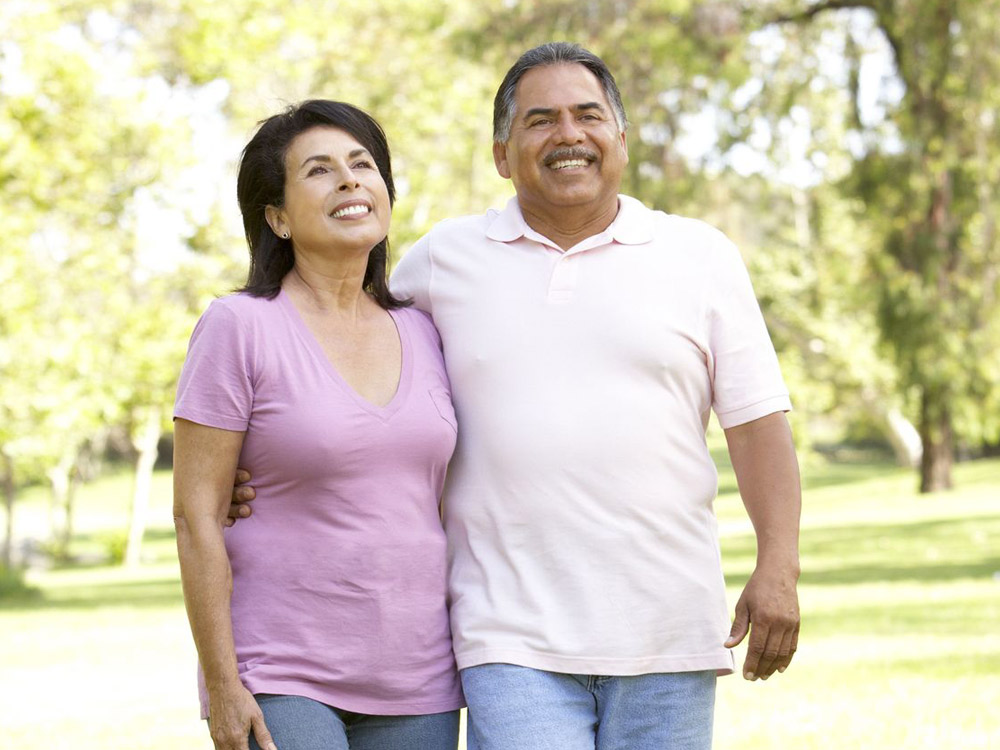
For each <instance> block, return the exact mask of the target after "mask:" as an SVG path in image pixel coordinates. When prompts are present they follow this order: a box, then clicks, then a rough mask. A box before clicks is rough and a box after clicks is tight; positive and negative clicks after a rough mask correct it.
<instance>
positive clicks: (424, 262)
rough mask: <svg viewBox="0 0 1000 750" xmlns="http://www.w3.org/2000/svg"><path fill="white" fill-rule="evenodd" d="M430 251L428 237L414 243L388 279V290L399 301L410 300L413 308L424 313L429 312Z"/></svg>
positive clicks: (430, 312) (425, 236)
mask: <svg viewBox="0 0 1000 750" xmlns="http://www.w3.org/2000/svg"><path fill="white" fill-rule="evenodd" d="M431 273H432V264H431V250H430V238H429V235H424V236H423V237H421V238H420V239H419V240H417V241H416V243H414V245H413V247H411V248H410V249H409V250H408V251H407V253H406V254H405V255H404V256H403V257H402V258H401V259H400V261H399V263H398V264H397V265H396V269H395V270H394V271H393V272H392V276H391V277H390V279H389V289H390V291H392V293H393V295H395V296H396V297H397V298H399V299H412V300H413V304H414V306H415V307H416V308H417V309H418V310H423V311H424V312H425V313H428V314H433V311H432V310H431V294H430V291H431Z"/></svg>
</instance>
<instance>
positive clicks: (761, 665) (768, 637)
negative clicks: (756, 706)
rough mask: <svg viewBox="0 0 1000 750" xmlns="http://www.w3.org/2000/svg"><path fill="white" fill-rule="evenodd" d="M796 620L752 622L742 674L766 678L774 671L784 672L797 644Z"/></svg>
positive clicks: (748, 677) (750, 677)
mask: <svg viewBox="0 0 1000 750" xmlns="http://www.w3.org/2000/svg"><path fill="white" fill-rule="evenodd" d="M798 629H799V628H798V622H795V623H794V624H792V623H781V624H778V625H767V624H761V623H754V625H753V627H752V628H751V629H750V643H749V645H748V647H747V658H746V661H745V662H744V664H743V676H744V677H745V678H746V679H748V680H756V679H761V680H766V679H767V678H768V677H770V676H771V675H772V674H774V673H775V672H784V671H785V669H787V668H788V665H789V664H790V663H791V661H792V656H794V655H795V649H796V647H797V645H798Z"/></svg>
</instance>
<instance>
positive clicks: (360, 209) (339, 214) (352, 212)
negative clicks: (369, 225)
mask: <svg viewBox="0 0 1000 750" xmlns="http://www.w3.org/2000/svg"><path fill="white" fill-rule="evenodd" d="M369 211H371V209H370V208H368V206H361V205H355V206H347V207H346V208H342V209H340V210H339V211H334V212H333V213H332V214H331V216H333V218H334V219H340V218H343V217H344V216H356V215H357V214H366V213H368V212H369Z"/></svg>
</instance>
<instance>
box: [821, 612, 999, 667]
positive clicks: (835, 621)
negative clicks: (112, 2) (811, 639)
mask: <svg viewBox="0 0 1000 750" xmlns="http://www.w3.org/2000/svg"><path fill="white" fill-rule="evenodd" d="M998 615H1000V606H997V607H992V608H991V607H986V608H984V607H983V600H982V598H976V597H966V598H950V599H948V601H947V604H936V605H935V604H934V603H932V602H927V601H924V600H923V599H921V600H913V599H909V600H899V599H898V598H896V599H894V600H893V601H886V602H881V601H880V602H875V603H870V602H869V603H865V604H858V605H851V604H849V603H840V604H839V605H838V606H837V607H836V609H829V610H819V611H816V612H813V613H809V612H807V613H806V614H805V616H804V618H803V628H804V629H805V630H807V631H808V632H809V633H810V634H811V635H813V636H815V637H825V636H834V637H835V636H851V635H854V636H857V635H863V636H878V637H887V638H893V637H898V636H900V635H906V636H913V635H918V636H966V637H970V638H977V637H978V638H988V637H989V634H990V633H991V632H992V628H993V623H994V622H995V621H996V618H997V616H998ZM934 656H935V655H934V654H908V655H907V658H908V659H909V658H910V657H912V660H913V661H914V662H918V661H919V660H920V658H921V657H925V658H927V659H933V658H934ZM994 657H995V659H994V660H1000V652H994ZM980 658H981V657H980Z"/></svg>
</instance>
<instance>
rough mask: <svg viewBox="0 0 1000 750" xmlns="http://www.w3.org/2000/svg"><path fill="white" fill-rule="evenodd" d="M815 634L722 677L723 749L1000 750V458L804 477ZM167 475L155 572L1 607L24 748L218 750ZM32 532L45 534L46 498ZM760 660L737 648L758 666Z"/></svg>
mask: <svg viewBox="0 0 1000 750" xmlns="http://www.w3.org/2000/svg"><path fill="white" fill-rule="evenodd" d="M805 479H806V492H805V501H804V510H803V534H802V565H803V571H804V572H803V576H802V582H801V587H800V594H801V601H802V610H803V627H802V636H801V639H800V642H799V652H798V654H797V655H796V658H795V662H794V663H793V665H792V667H791V668H790V669H789V670H788V671H787V672H786V673H785V674H783V675H778V676H776V677H774V678H772V679H771V680H768V681H767V682H755V683H748V682H745V681H744V680H743V679H742V678H739V677H736V676H733V677H727V678H724V679H722V680H720V682H719V698H718V708H717V715H716V743H715V747H716V748H717V749H718V750H736V749H737V748H739V749H740V750H758V749H759V750H763V749H764V748H768V749H770V748H795V749H796V750H819V749H820V748H822V749H824V750H825V749H830V750H833V749H834V748H836V749H837V750H843V749H845V748H873V749H879V750H882V749H890V750H895V749H897V748H898V749H900V750H901V749H902V748H906V750H922V749H924V748H926V749H927V750H930V749H931V748H933V750H959V749H961V750H976V749H982V750H986V748H988V747H996V745H995V744H993V745H991V744H990V743H989V742H988V739H994V742H995V737H996V736H1000V721H998V719H997V718H996V716H995V715H994V714H993V711H994V710H996V707H997V706H998V705H1000V635H998V633H997V630H998V624H1000V462H998V461H979V462H973V463H968V464H963V465H960V466H959V467H958V468H957V471H956V480H957V483H958V486H959V489H958V490H956V491H954V492H951V493H948V494H941V495H934V496H919V495H917V494H916V493H915V492H914V486H915V478H914V476H913V475H912V474H911V473H910V472H902V471H899V470H896V469H893V468H891V467H887V466H884V465H820V464H817V465H815V466H810V467H808V468H807V470H806V471H805ZM169 484H170V481H169V476H168V475H167V474H165V473H161V474H158V475H157V477H156V482H155V485H154V504H153V518H152V521H151V526H150V530H149V532H148V534H147V537H146V546H145V554H144V557H145V562H144V565H143V566H142V567H141V568H140V569H139V570H137V571H126V570H123V569H120V568H112V567H108V566H102V565H93V566H90V567H78V568H72V569H63V570H50V571H38V570H36V571H32V572H30V574H29V576H28V582H29V583H30V584H31V585H32V586H34V587H35V588H36V592H37V593H36V594H35V595H34V596H28V597H20V596H17V597H15V596H9V595H8V596H7V597H6V598H0V728H2V733H3V744H4V746H5V747H12V748H18V749H19V750H42V749H43V748H44V750H61V749H62V748H67V750H69V749H70V748H72V750H98V749H100V750H107V749H108V748H116V749H117V748H122V749H123V750H125V749H127V750H168V749H169V750H177V748H185V750H210V748H211V742H210V741H209V740H208V736H207V733H206V732H205V729H204V726H203V725H202V723H201V722H200V721H199V720H198V719H197V708H196V705H195V698H194V672H195V657H194V648H193V645H192V644H191V642H190V635H189V633H188V629H187V622H186V619H185V617H184V611H183V605H182V602H181V594H180V585H179V583H178V571H177V566H176V563H175V561H174V552H173V539H172V523H171V519H170V503H169V496H170V489H169ZM720 489H721V494H720V498H719V501H718V504H717V511H718V515H719V522H720V528H721V532H722V546H723V557H724V560H725V563H726V573H727V579H728V581H729V583H730V606H732V605H734V604H735V601H736V598H737V596H738V594H739V590H740V586H741V585H742V583H743V581H745V579H746V577H747V576H748V575H749V573H750V571H751V570H752V566H753V555H754V544H753V535H752V532H751V529H750V527H749V523H748V522H747V520H746V516H745V514H744V513H743V511H742V509H741V507H740V503H739V499H738V497H736V496H735V494H734V482H733V480H732V477H731V474H729V473H728V472H727V471H726V470H725V469H723V472H722V474H721V478H720ZM128 490H129V482H128V478H127V477H120V476H119V477H111V478H109V479H106V480H102V481H101V482H97V483H95V484H94V485H92V486H89V487H86V488H84V490H83V491H82V493H81V497H80V500H79V508H80V519H79V524H78V532H79V534H78V538H77V539H76V541H75V543H74V549H75V550H76V551H78V552H90V553H92V552H95V551H100V549H101V547H102V545H104V544H106V540H107V539H108V536H109V533H110V532H112V530H114V529H115V528H123V527H124V518H125V512H126V507H125V506H126V498H127V497H128ZM16 513H17V515H16V516H15V520H16V522H17V525H18V528H20V530H21V532H22V533H27V534H35V533H37V534H41V533H42V532H43V530H44V528H45V519H46V507H45V498H44V495H43V494H42V493H40V492H39V493H26V494H25V496H24V497H23V498H22V499H21V501H20V505H19V506H18V510H17V511H16ZM742 656H743V654H742V653H740V654H738V659H740V660H742Z"/></svg>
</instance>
